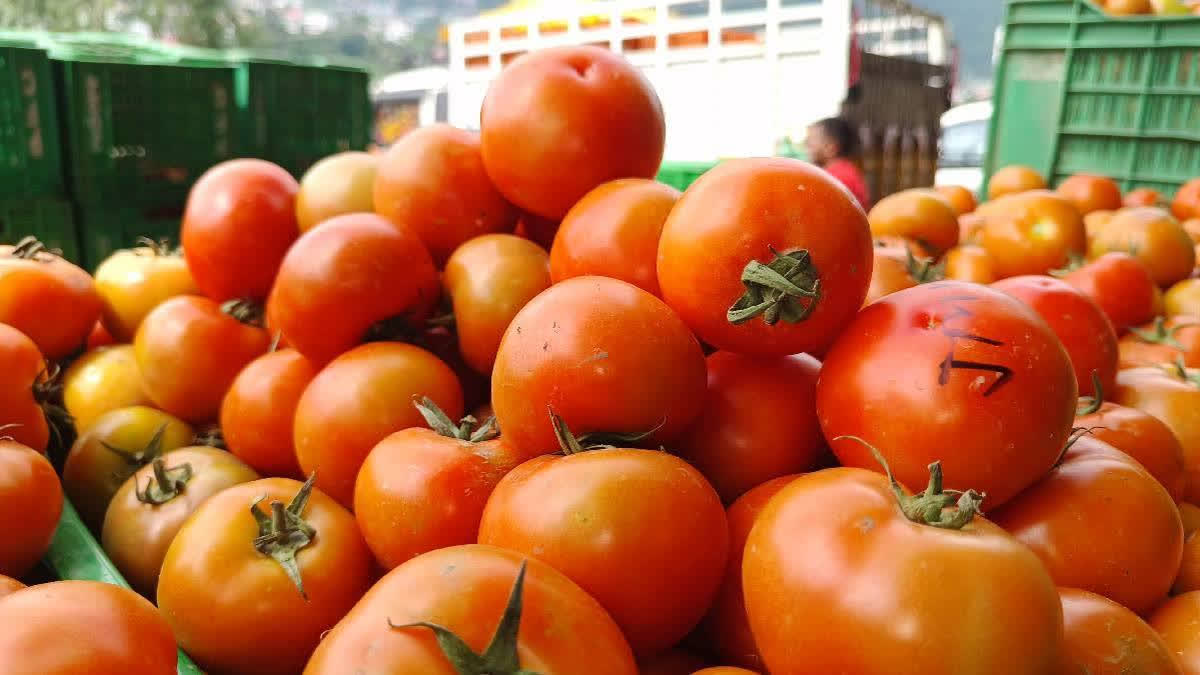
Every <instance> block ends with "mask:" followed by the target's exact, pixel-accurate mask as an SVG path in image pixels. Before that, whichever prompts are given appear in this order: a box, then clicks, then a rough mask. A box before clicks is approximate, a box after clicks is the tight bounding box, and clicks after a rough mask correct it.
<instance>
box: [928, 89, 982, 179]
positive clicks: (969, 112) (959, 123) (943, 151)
mask: <svg viewBox="0 0 1200 675" xmlns="http://www.w3.org/2000/svg"><path fill="white" fill-rule="evenodd" d="M991 119H992V102H991V101H977V102H975V103H964V104H963V105H958V106H954V107H953V108H951V109H949V110H947V111H946V112H944V113H942V120H941V122H942V137H941V141H940V143H939V146H938V169H937V174H936V175H935V177H934V184H935V185H961V186H963V187H965V188H967V189H968V190H970V191H971V192H973V193H976V194H978V193H979V190H980V188H981V187H983V155H984V152H985V151H986V150H987V135H988V123H989V122H990V121H991Z"/></svg>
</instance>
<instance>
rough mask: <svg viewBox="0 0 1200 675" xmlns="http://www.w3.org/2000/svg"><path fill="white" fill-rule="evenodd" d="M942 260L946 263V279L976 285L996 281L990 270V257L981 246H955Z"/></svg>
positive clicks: (993, 273)
mask: <svg viewBox="0 0 1200 675" xmlns="http://www.w3.org/2000/svg"><path fill="white" fill-rule="evenodd" d="M943 259H944V260H945V263H946V270H945V275H946V278H947V279H953V280H955V281H970V282H973V283H977V284H990V283H992V282H993V281H995V280H996V272H995V271H994V270H993V269H992V257H991V256H990V255H988V252H987V251H986V250H985V249H984V248H983V247H982V246H974V245H966V246H955V247H954V248H952V249H950V250H949V251H946V255H945V257H944V258H943Z"/></svg>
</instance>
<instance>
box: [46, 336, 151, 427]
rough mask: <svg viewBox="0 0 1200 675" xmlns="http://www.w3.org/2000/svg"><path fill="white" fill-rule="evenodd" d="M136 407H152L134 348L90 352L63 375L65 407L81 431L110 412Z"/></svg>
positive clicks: (116, 347) (102, 349)
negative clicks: (144, 389)
mask: <svg viewBox="0 0 1200 675" xmlns="http://www.w3.org/2000/svg"><path fill="white" fill-rule="evenodd" d="M132 405H152V403H151V401H150V398H149V397H147V396H146V392H145V391H143V389H142V375H141V373H140V372H138V367H137V356H136V355H135V354H134V349H133V345H112V346H110V347H101V348H100V349H96V350H93V351H90V352H87V353H86V354H84V355H83V356H81V357H79V358H78V359H76V360H75V362H74V363H72V364H71V367H70V368H68V369H67V372H66V373H64V374H63V407H65V408H66V409H67V412H68V413H70V414H71V417H73V418H75V429H76V430H77V431H81V432H82V431H86V430H87V428H88V427H89V426H91V425H92V422H95V421H96V418H97V417H99V416H100V415H103V414H104V413H106V412H108V411H110V410H116V409H117V408H128V407H129V406H132Z"/></svg>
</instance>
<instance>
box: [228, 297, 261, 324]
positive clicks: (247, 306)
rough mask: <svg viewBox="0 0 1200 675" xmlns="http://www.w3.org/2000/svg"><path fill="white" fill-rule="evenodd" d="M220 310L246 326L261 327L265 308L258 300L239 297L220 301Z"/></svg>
mask: <svg viewBox="0 0 1200 675" xmlns="http://www.w3.org/2000/svg"><path fill="white" fill-rule="evenodd" d="M221 312H223V313H225V314H228V315H229V316H231V317H233V318H235V319H237V320H238V321H240V322H242V323H244V324H246V325H248V326H258V327H259V328H262V325H263V315H264V313H265V310H264V308H263V305H262V303H260V302H257V301H255V300H250V299H247V298H239V299H236V300H227V301H225V302H223V303H221Z"/></svg>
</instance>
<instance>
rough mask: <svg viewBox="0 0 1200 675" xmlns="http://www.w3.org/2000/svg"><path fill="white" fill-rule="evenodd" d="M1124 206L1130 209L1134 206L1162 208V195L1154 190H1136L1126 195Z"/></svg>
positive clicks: (1143, 188)
mask: <svg viewBox="0 0 1200 675" xmlns="http://www.w3.org/2000/svg"><path fill="white" fill-rule="evenodd" d="M1122 204H1123V205H1125V206H1128V207H1133V206H1162V205H1163V198H1162V193H1160V192H1159V191H1158V190H1155V189H1153V188H1145V187H1142V188H1135V189H1133V190H1130V191H1129V192H1127V193H1125V199H1124V200H1123V201H1122Z"/></svg>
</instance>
